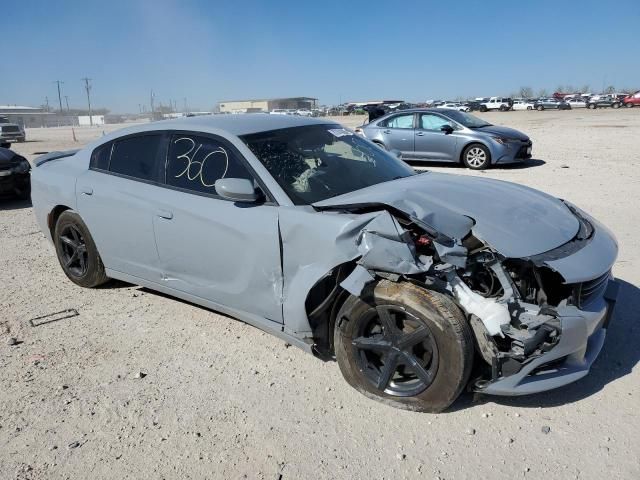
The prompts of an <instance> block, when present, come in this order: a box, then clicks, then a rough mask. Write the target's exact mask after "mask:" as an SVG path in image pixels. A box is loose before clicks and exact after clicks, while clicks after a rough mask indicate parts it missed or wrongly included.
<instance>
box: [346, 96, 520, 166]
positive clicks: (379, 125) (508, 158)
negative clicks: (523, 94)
mask: <svg viewBox="0 0 640 480" xmlns="http://www.w3.org/2000/svg"><path fill="white" fill-rule="evenodd" d="M356 133H358V134H359V135H362V136H364V137H366V138H368V139H369V140H371V141H372V142H374V143H375V144H377V145H378V146H380V147H382V148H385V149H387V150H398V151H400V152H401V154H402V159H403V160H426V161H433V162H454V163H462V164H464V165H465V166H467V167H468V168H471V169H473V170H483V169H485V168H488V167H490V166H491V165H497V164H506V163H516V162H522V161H524V160H526V159H528V158H531V148H532V143H531V140H530V139H529V137H528V136H527V135H525V134H524V133H522V132H519V131H517V130H514V129H512V128H507V127H500V126H496V125H492V124H490V123H488V122H486V121H485V120H482V119H480V118H478V117H476V116H474V115H471V114H469V113H466V112H460V111H457V110H451V109H443V108H439V109H437V110H436V109H414V110H403V111H401V112H395V113H390V114H388V115H385V116H384V117H381V118H378V119H376V120H374V121H373V122H371V123H369V124H367V125H364V126H362V127H359V128H356Z"/></svg>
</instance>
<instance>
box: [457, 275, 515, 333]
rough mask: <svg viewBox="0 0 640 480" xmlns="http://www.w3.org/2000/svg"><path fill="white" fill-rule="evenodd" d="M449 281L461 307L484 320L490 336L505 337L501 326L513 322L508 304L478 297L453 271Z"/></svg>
mask: <svg viewBox="0 0 640 480" xmlns="http://www.w3.org/2000/svg"><path fill="white" fill-rule="evenodd" d="M447 279H448V280H449V284H450V285H451V288H452V289H453V295H454V296H455V298H456V300H457V301H458V303H459V304H460V306H461V307H462V308H463V309H464V310H465V311H466V312H467V313H468V314H471V315H475V316H476V317H478V318H479V319H480V320H482V323H483V324H484V326H485V328H486V329H487V332H489V335H491V336H494V335H499V336H501V337H504V334H503V333H502V329H501V326H502V325H508V324H509V322H510V321H511V317H510V315H509V309H508V308H507V306H506V304H504V303H498V302H496V301H495V300H493V299H489V298H484V297H482V296H481V295H478V294H477V293H475V292H474V291H472V290H471V289H470V288H469V287H468V286H467V285H466V284H465V283H464V282H463V281H462V280H461V279H460V277H458V275H457V274H456V273H455V272H453V271H452V272H450V273H449V275H448V278H447Z"/></svg>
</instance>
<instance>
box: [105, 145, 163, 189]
mask: <svg viewBox="0 0 640 480" xmlns="http://www.w3.org/2000/svg"><path fill="white" fill-rule="evenodd" d="M161 140H162V135H143V136H138V137H130V138H126V139H124V140H120V141H117V142H114V144H113V149H112V151H111V161H110V163H109V171H111V172H114V173H119V174H121V175H127V176H129V177H134V178H139V179H141V180H156V177H157V170H158V169H157V168H156V167H157V159H158V152H159V150H160V145H161V143H162V142H161Z"/></svg>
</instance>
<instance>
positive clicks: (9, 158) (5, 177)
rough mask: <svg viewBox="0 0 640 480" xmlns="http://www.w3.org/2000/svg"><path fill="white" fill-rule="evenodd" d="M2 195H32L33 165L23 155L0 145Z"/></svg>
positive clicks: (0, 187)
mask: <svg viewBox="0 0 640 480" xmlns="http://www.w3.org/2000/svg"><path fill="white" fill-rule="evenodd" d="M0 196H3V197H4V196H17V197H18V198H20V199H25V200H26V199H28V198H29V197H30V196H31V165H30V164H29V162H28V161H27V159H26V158H24V157H23V156H21V155H18V154H17V153H16V152H14V151H12V150H9V149H8V148H1V147H0Z"/></svg>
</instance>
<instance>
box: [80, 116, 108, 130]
mask: <svg viewBox="0 0 640 480" xmlns="http://www.w3.org/2000/svg"><path fill="white" fill-rule="evenodd" d="M91 120H93V122H92V121H91ZM104 123H105V122H104V115H91V118H89V115H79V116H78V125H80V126H81V127H82V126H89V125H94V126H95V125H104Z"/></svg>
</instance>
